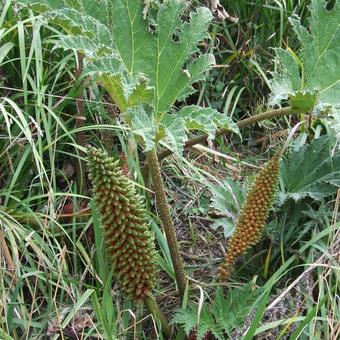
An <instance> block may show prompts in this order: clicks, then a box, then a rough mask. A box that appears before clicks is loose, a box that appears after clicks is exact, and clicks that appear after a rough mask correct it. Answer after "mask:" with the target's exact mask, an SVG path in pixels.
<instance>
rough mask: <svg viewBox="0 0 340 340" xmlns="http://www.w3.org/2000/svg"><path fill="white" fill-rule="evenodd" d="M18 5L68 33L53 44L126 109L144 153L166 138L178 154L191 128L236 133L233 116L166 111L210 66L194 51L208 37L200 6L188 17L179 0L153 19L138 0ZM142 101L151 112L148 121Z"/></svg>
mask: <svg viewBox="0 0 340 340" xmlns="http://www.w3.org/2000/svg"><path fill="white" fill-rule="evenodd" d="M18 1H19V2H20V3H22V4H25V5H27V4H29V5H30V6H31V8H33V9H35V10H37V11H39V12H43V13H44V17H45V18H46V19H47V20H48V21H49V22H51V23H53V24H56V25H59V26H60V27H62V28H63V30H64V31H66V32H67V35H65V34H61V35H60V39H59V41H58V43H57V44H58V46H60V47H63V48H65V49H72V50H75V51H80V52H82V53H83V54H84V55H85V60H84V65H85V66H84V75H95V76H96V77H97V79H98V81H99V82H100V83H101V84H102V85H103V86H104V87H105V89H106V90H107V91H108V93H109V94H110V96H111V98H112V99H113V100H114V102H115V103H116V104H117V106H118V107H119V109H120V110H121V112H128V114H127V115H124V116H125V117H126V121H127V122H128V123H130V124H132V125H130V126H131V127H132V130H133V131H134V133H135V134H138V136H139V137H141V138H142V140H143V143H144V145H145V147H146V150H150V148H152V147H154V145H155V143H156V142H158V141H159V140H160V139H161V138H166V139H167V142H168V144H169V145H170V147H171V148H172V149H173V150H174V151H175V152H176V153H178V154H180V153H182V151H183V146H184V143H185V141H186V140H187V132H188V131H190V130H198V131H202V132H204V133H207V134H208V137H209V138H210V139H212V138H214V137H215V132H216V129H217V128H220V127H221V128H225V129H229V130H232V131H234V132H237V131H238V130H237V127H236V125H235V124H234V123H233V122H232V120H231V119H230V118H228V117H227V116H226V115H222V114H220V113H219V112H217V111H216V110H213V109H210V108H201V107H198V106H190V107H185V108H183V109H182V110H180V111H178V112H176V113H175V114H170V113H168V112H169V111H170V110H171V107H172V105H173V104H174V102H175V101H180V100H183V99H185V98H186V97H187V96H188V95H189V94H191V93H193V92H194V91H195V90H194V88H193V87H192V84H193V83H195V82H197V81H200V80H202V79H203V77H204V72H205V71H207V70H209V69H210V67H211V66H212V65H213V64H214V57H213V56H212V55H210V54H201V53H200V52H199V49H198V44H199V43H200V42H201V41H202V40H204V39H205V38H207V37H208V36H209V35H208V26H209V24H210V21H211V19H212V15H211V13H210V11H209V9H207V8H205V7H199V8H197V9H196V11H195V12H190V13H189V14H188V13H187V12H186V11H185V8H186V6H185V3H184V2H183V1H180V0H169V1H164V2H163V3H162V4H160V5H159V8H158V10H157V11H156V14H155V13H153V14H155V16H154V19H152V20H151V16H150V18H148V19H145V17H146V16H147V15H146V14H147V12H145V11H144V9H145V8H144V7H143V2H142V1H141V0H101V1H100V2H99V3H98V2H97V3H96V2H94V1H92V0H88V1H86V0H82V1H81V0H78V1H77V0H69V1H67V0H64V1H63V0H59V1H57V0H54V1H51V2H49V1H46V0H41V1H37V0H30V1H29V0H18ZM95 3H96V4H97V7H98V6H102V9H101V11H102V12H103V13H101V11H99V10H98V8H96V6H95V5H94V4H95ZM99 12H100V13H99ZM144 104H151V105H152V106H153V108H154V109H153V111H152V112H149V113H148V115H149V117H148V119H146V116H145V114H146V113H145V112H144V111H143V105H144ZM129 115H131V116H130V117H129ZM138 115H141V116H140V117H139V116H138ZM151 116H152V117H151ZM151 122H152V124H153V125H152V126H150V123H151ZM143 123H145V124H146V125H145V126H144V127H143V125H142V124H143Z"/></svg>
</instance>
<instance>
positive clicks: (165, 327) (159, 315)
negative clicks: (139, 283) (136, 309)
mask: <svg viewBox="0 0 340 340" xmlns="http://www.w3.org/2000/svg"><path fill="white" fill-rule="evenodd" d="M144 303H145V304H146V307H147V308H148V310H149V312H150V313H151V314H152V316H153V317H154V318H155V319H157V320H159V321H160V323H161V325H162V332H163V334H165V335H166V336H167V338H169V339H170V338H171V336H172V335H173V328H172V327H171V326H170V324H169V321H168V319H167V318H166V316H165V315H164V314H163V312H162V311H161V310H160V308H159V306H158V304H157V302H156V300H155V299H154V297H153V296H146V297H145V299H144Z"/></svg>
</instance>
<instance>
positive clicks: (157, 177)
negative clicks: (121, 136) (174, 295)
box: [147, 150, 186, 301]
mask: <svg viewBox="0 0 340 340" xmlns="http://www.w3.org/2000/svg"><path fill="white" fill-rule="evenodd" d="M147 160H148V163H149V169H150V173H151V176H152V180H153V190H154V192H155V196H156V204H157V208H158V210H159V214H160V217H161V220H162V222H163V228H164V231H165V235H166V239H167V242H168V245H169V250H170V255H171V259H172V264H173V266H174V270H175V276H176V282H177V286H178V291H179V295H180V299H181V301H182V300H183V296H184V291H185V286H186V277H185V272H184V267H183V261H182V257H181V255H180V252H179V247H178V243H177V239H176V233H175V227H174V224H173V221H172V218H171V214H170V208H169V205H168V203H167V200H166V194H165V187H164V182H163V179H162V175H161V170H160V167H159V163H158V159H157V152H156V150H152V151H149V152H147Z"/></svg>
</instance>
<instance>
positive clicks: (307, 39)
mask: <svg viewBox="0 0 340 340" xmlns="http://www.w3.org/2000/svg"><path fill="white" fill-rule="evenodd" d="M326 4H327V3H326V1H323V0H312V1H311V4H310V6H309V9H310V13H311V17H310V19H309V27H308V30H307V29H306V28H305V27H304V26H302V25H301V23H300V20H299V19H297V18H296V17H293V18H291V19H290V22H291V24H292V26H293V29H294V31H295V33H296V35H297V37H298V39H299V41H300V43H301V47H302V49H301V52H300V53H299V54H298V55H297V54H295V53H294V52H293V51H291V50H290V49H287V50H283V49H276V61H277V67H278V70H277V71H276V72H274V73H273V79H272V81H271V89H272V95H271V99H270V104H272V105H280V104H281V101H282V100H285V99H288V97H289V96H293V97H292V98H293V99H294V96H295V95H296V93H298V92H299V93H300V94H299V97H300V98H299V105H300V106H301V105H302V106H303V105H305V106H303V107H305V111H311V104H313V105H312V109H313V108H314V110H315V111H316V112H317V111H324V110H326V109H327V108H329V107H331V110H332V112H333V114H334V115H336V118H337V119H339V115H340V44H339V41H340V2H339V1H338V0H337V1H335V3H334V7H333V8H332V9H331V10H328V9H326ZM311 94H314V95H312V96H311ZM311 99H314V103H313V102H311ZM305 100H306V101H305ZM293 104H294V102H293Z"/></svg>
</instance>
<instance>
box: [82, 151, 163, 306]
mask: <svg viewBox="0 0 340 340" xmlns="http://www.w3.org/2000/svg"><path fill="white" fill-rule="evenodd" d="M87 160H88V168H89V175H90V179H91V181H92V183H93V191H94V194H95V200H96V204H97V206H98V208H99V211H100V215H101V222H102V226H103V233H104V238H105V241H106V244H107V247H108V251H109V253H110V255H111V257H112V260H113V265H114V270H115V273H116V275H117V277H118V279H119V281H120V283H121V285H122V287H123V289H124V291H125V293H126V294H127V295H129V296H130V298H131V299H132V300H134V301H140V300H143V299H144V298H145V296H147V295H148V294H150V292H151V290H152V289H153V287H154V284H155V280H156V251H155V245H154V239H153V236H152V234H151V232H150V230H149V228H148V225H147V217H146V210H145V208H144V202H143V199H142V198H141V196H139V195H138V194H137V192H136V191H135V190H134V188H133V185H132V183H131V182H130V180H129V179H128V178H127V177H126V176H125V175H124V174H123V172H122V171H121V169H120V168H119V165H118V161H114V160H113V159H112V158H111V157H109V156H108V155H107V153H106V152H104V151H101V150H98V149H95V148H93V147H89V148H88V156H87Z"/></svg>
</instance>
